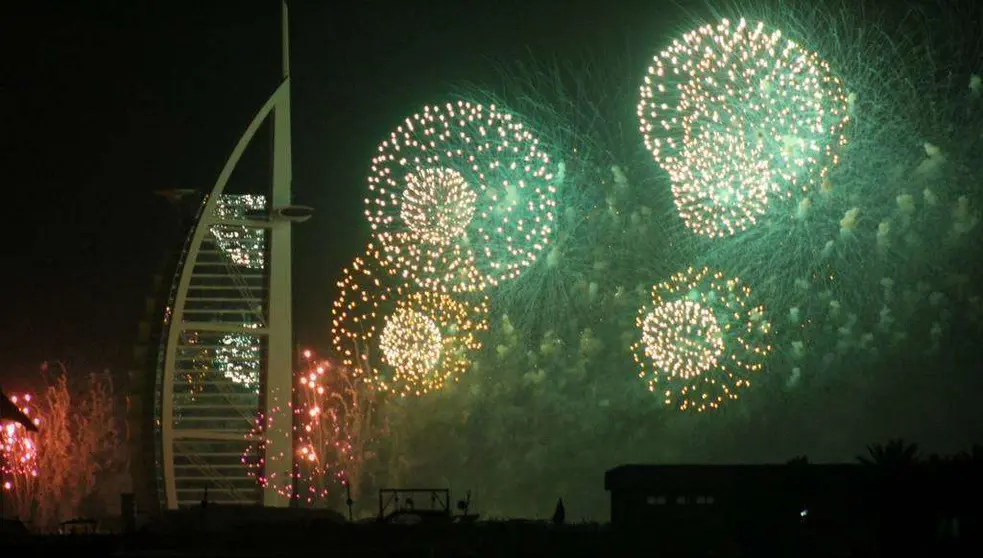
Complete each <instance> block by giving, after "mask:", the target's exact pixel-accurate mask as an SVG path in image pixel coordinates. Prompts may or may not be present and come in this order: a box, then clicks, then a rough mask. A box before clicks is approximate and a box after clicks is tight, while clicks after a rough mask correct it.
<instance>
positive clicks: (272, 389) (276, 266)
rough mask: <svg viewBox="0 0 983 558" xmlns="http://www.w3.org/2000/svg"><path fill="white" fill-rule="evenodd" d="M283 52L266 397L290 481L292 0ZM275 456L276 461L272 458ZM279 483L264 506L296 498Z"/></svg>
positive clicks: (280, 469)
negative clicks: (280, 488) (287, 214)
mask: <svg viewBox="0 0 983 558" xmlns="http://www.w3.org/2000/svg"><path fill="white" fill-rule="evenodd" d="M281 13H282V17H281V25H282V35H281V41H282V45H281V52H282V63H283V68H282V70H283V75H282V78H283V82H282V84H281V94H282V96H281V97H280V99H279V102H278V103H277V104H276V106H275V108H274V109H273V189H272V199H271V206H272V210H273V211H271V212H270V217H271V219H272V227H271V231H270V299H269V328H270V335H269V338H268V340H267V343H268V345H267V351H268V353H267V355H268V359H267V370H266V382H265V386H264V388H265V389H264V393H263V398H264V401H265V406H266V409H265V411H266V412H265V414H266V416H267V418H268V422H267V424H268V425H270V428H269V430H268V431H267V432H266V460H265V463H266V467H268V468H271V467H272V468H274V469H275V470H273V471H270V470H267V471H266V476H267V478H270V477H271V476H275V477H276V478H280V479H288V478H291V477H292V475H293V460H294V452H293V435H292V433H293V411H292V408H291V406H290V403H291V400H292V397H293V308H292V305H293V297H292V296H291V295H292V284H293V282H292V278H291V271H292V269H291V264H292V261H291V252H292V247H293V246H292V243H291V225H292V220H291V219H289V218H283V217H285V216H281V211H282V210H283V209H285V208H289V207H290V204H291V201H292V200H291V195H290V183H291V178H292V177H291V174H292V172H291V170H292V160H291V146H290V22H289V19H288V17H289V16H288V13H287V3H286V1H283V2H281ZM271 457H273V459H271ZM275 484H276V483H272V482H271V483H267V485H266V487H265V488H264V489H263V505H264V506H272V507H284V506H287V505H289V503H290V498H289V497H288V496H284V495H282V494H281V493H280V492H278V491H277V489H276V486H275Z"/></svg>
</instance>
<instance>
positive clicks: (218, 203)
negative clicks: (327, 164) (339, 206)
mask: <svg viewBox="0 0 983 558" xmlns="http://www.w3.org/2000/svg"><path fill="white" fill-rule="evenodd" d="M282 10H283V11H282V14H283V17H282V33H283V35H282V51H283V73H282V79H281V81H280V84H279V86H277V87H276V89H275V90H274V91H273V94H272V95H271V96H270V97H269V99H268V100H267V101H266V103H265V104H264V105H263V106H262V107H261V108H260V109H259V111H258V112H257V113H256V115H255V117H254V118H253V120H252V121H251V122H250V123H249V126H248V127H247V128H246V130H245V133H243V134H242V137H241V138H239V141H238V143H237V144H236V145H235V148H234V149H233V150H232V153H231V155H230V156H229V158H228V161H227V162H226V163H225V167H224V168H223V169H222V171H221V173H220V174H219V176H218V179H217V180H216V181H215V184H214V186H213V187H212V188H211V190H209V191H207V192H202V193H199V194H198V195H197V196H196V197H194V202H193V207H194V210H193V213H192V215H193V218H192V219H190V221H189V225H188V226H187V228H186V231H187V237H186V239H185V243H184V246H183V249H182V250H181V252H180V254H179V255H177V256H176V257H175V259H174V263H173V265H172V266H171V269H170V271H168V272H167V275H168V276H169V275H170V274H171V273H173V279H172V281H171V284H170V289H169V290H167V289H166V288H165V289H163V290H165V291H166V292H167V294H166V295H164V296H162V297H160V299H161V303H160V304H159V305H158V307H157V309H156V312H157V321H156V323H155V324H154V325H153V326H152V327H150V328H148V331H149V333H148V334H147V335H145V336H144V338H145V340H149V342H147V343H145V345H146V347H147V348H148V350H147V351H145V353H146V354H147V360H146V361H145V362H148V363H152V364H149V365H148V366H145V367H144V369H145V370H146V371H147V373H146V374H145V378H146V380H145V381H144V385H145V387H144V388H143V393H144V395H145V396H144V397H143V398H142V402H141V403H139V404H136V405H135V406H136V407H138V409H137V410H136V411H134V410H133V409H131V413H130V415H131V424H132V423H134V422H139V423H141V426H140V427H139V433H138V436H139V437H140V439H141V441H140V442H139V445H140V446H141V447H140V448H136V449H137V451H134V452H133V454H134V455H137V454H140V455H142V457H141V458H139V460H140V461H141V464H140V466H139V468H142V469H143V471H144V473H142V474H141V475H136V474H135V475H134V484H135V492H137V496H138V500H142V502H143V503H142V504H141V506H151V505H152V504H150V503H149V502H151V501H153V500H156V503H157V504H158V505H159V506H160V507H161V508H163V509H176V508H180V507H186V506H192V505H199V504H200V503H201V502H202V500H203V498H205V497H207V499H208V502H210V503H216V504H236V505H243V504H247V505H248V504H253V505H263V506H271V507H283V506H287V505H288V504H289V498H288V497H286V496H284V495H282V494H279V493H278V492H277V491H276V490H274V489H273V488H267V487H262V486H261V485H260V484H259V483H257V481H256V479H255V478H253V477H251V476H249V474H248V472H247V464H246V463H244V459H243V455H244V453H245V451H246V448H247V446H249V445H250V444H255V440H252V439H251V437H254V436H255V432H254V427H255V425H256V424H257V419H258V417H262V420H264V421H265V422H266V424H269V425H270V427H269V428H268V429H267V430H266V431H265V432H264V433H263V435H264V437H265V444H263V451H264V452H265V454H264V455H260V456H259V457H258V462H259V463H261V464H262V466H264V467H266V468H267V469H266V470H264V471H263V472H262V474H263V475H264V476H266V477H272V476H280V478H284V477H289V476H290V475H291V474H292V467H293V465H292V463H293V457H292V456H293V446H292V444H293V437H292V434H291V433H292V418H293V417H292V412H291V408H290V405H289V403H290V398H291V388H292V377H293V372H292V370H293V366H292V364H293V358H294V350H293V331H292V316H291V306H292V299H291V227H292V225H293V224H294V223H296V222H300V221H304V220H306V219H307V218H308V217H309V216H310V212H311V210H310V208H307V207H301V206H295V205H292V203H291V192H290V183H291V143H290V57H289V48H288V19H287V8H286V5H285V4H284V5H283V9H282ZM267 126H268V127H270V128H268V129H267V128H265V127H267ZM261 128H264V129H265V130H266V131H267V132H269V133H268V135H270V136H271V137H272V173H271V175H272V176H270V177H269V180H268V183H267V182H266V181H264V186H263V189H264V191H263V192H261V193H248V194H244V193H236V192H232V191H227V185H228V184H229V179H230V177H231V176H232V173H233V171H234V170H235V168H236V166H237V164H238V163H239V161H240V159H241V158H242V156H243V153H244V152H245V150H246V147H247V146H248V145H249V144H250V142H251V141H252V140H253V138H254V137H256V136H257V131H259V130H260V129H261ZM264 137H265V136H264ZM199 202H200V203H199ZM165 283H166V280H165ZM151 370H152V371H153V372H151ZM151 382H152V385H150V384H151ZM131 399H132V398H131ZM134 414H136V415H139V416H140V417H142V418H139V419H133V418H132V417H133V416H134ZM151 446H153V447H152V449H151ZM272 455H276V456H277V458H276V459H271V456H272ZM151 456H152V457H151ZM271 469H277V470H271ZM134 470H135V469H134ZM138 476H140V477H141V479H138V478H137V477H138ZM151 479H152V480H151ZM271 484H272V483H271ZM141 493H150V494H152V496H150V497H147V496H142V497H141V495H140V494H141Z"/></svg>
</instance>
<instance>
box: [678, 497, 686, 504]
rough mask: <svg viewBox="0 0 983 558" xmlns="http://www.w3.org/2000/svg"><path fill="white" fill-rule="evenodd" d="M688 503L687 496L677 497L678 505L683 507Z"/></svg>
mask: <svg viewBox="0 0 983 558" xmlns="http://www.w3.org/2000/svg"><path fill="white" fill-rule="evenodd" d="M685 503H686V496H676V504H677V505H683V504H685Z"/></svg>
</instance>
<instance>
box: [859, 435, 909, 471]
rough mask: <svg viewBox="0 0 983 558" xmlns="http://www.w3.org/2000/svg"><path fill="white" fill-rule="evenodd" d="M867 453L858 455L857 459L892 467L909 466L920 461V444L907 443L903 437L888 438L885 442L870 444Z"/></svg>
mask: <svg viewBox="0 0 983 558" xmlns="http://www.w3.org/2000/svg"><path fill="white" fill-rule="evenodd" d="M867 453H868V455H866V456H865V455H858V456H857V461H859V462H860V463H862V464H864V465H878V466H880V467H888V468H891V469H899V468H905V467H909V466H911V465H914V464H915V463H917V462H918V444H906V443H905V442H904V440H902V439H901V438H894V439H892V440H888V441H887V443H884V444H870V445H868V446H867Z"/></svg>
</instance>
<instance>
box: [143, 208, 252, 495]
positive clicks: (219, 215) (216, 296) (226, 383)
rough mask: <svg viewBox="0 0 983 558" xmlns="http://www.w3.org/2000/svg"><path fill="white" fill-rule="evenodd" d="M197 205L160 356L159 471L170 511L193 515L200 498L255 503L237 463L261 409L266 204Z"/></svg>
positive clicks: (244, 471) (160, 489)
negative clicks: (192, 507)
mask: <svg viewBox="0 0 983 558" xmlns="http://www.w3.org/2000/svg"><path fill="white" fill-rule="evenodd" d="M203 203H204V204H205V205H204V206H203V211H202V213H201V214H200V215H199V217H198V222H197V223H196V225H195V226H194V227H192V231H191V237H190V238H189V242H188V244H187V246H186V248H185V250H184V253H183V255H182V260H181V262H180V264H179V266H178V269H177V273H176V274H175V279H174V285H173V287H172V291H171V297H170V300H169V302H168V307H167V309H166V310H165V316H164V320H165V331H164V334H163V335H162V336H161V341H162V342H161V347H160V352H159V355H158V367H157V389H156V390H155V393H156V399H157V400H156V402H155V403H156V404H155V411H156V412H155V422H156V424H155V426H156V433H157V438H156V439H157V456H156V458H157V459H156V460H157V467H156V469H157V478H158V493H159V494H160V495H162V497H163V498H164V499H165V502H163V503H164V504H165V507H168V508H175V507H183V506H190V505H198V504H200V503H201V501H202V499H203V498H204V497H205V495H206V491H207V497H208V501H209V502H210V503H216V504H259V503H262V489H261V488H260V487H259V486H258V484H257V482H256V480H255V479H254V478H252V477H250V476H249V475H248V474H247V468H246V466H245V464H244V463H243V455H244V454H245V453H246V449H247V445H248V444H250V443H252V441H251V439H250V432H251V431H252V429H253V426H254V425H255V424H256V419H257V417H258V416H259V413H260V412H261V411H262V409H263V408H264V407H263V403H264V402H263V390H262V383H263V381H264V378H265V375H266V367H267V364H266V363H267V346H266V345H267V343H266V340H267V335H266V328H267V323H268V307H269V296H268V291H269V273H268V266H267V262H268V261H269V244H270V243H269V235H270V229H269V216H268V215H267V201H266V198H265V197H264V196H253V195H224V194H223V195H220V196H219V197H218V199H217V200H216V201H215V203H214V204H208V200H207V199H206V200H205V202H203ZM207 207H211V208H212V210H211V211H208V212H207V213H206V212H205V211H204V210H205V208H207Z"/></svg>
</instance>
